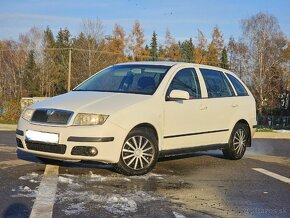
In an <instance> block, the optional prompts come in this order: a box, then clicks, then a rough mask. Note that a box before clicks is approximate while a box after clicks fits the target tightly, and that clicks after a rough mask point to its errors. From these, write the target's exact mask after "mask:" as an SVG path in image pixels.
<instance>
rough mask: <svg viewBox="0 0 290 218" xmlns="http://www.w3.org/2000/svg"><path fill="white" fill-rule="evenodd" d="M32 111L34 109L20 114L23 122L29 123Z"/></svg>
mask: <svg viewBox="0 0 290 218" xmlns="http://www.w3.org/2000/svg"><path fill="white" fill-rule="evenodd" d="M34 111H35V110H34V109H31V108H27V109H25V111H24V112H23V113H22V118H23V119H24V120H27V121H30V120H31V118H32V115H33V113H34Z"/></svg>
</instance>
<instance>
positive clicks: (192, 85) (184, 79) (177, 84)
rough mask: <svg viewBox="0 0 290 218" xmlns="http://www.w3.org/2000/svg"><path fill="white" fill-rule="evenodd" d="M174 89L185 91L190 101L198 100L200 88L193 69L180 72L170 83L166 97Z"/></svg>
mask: <svg viewBox="0 0 290 218" xmlns="http://www.w3.org/2000/svg"><path fill="white" fill-rule="evenodd" d="M174 89H177V90H182V91H187V92H188V93H189V96H190V98H191V99H193V98H200V96H201V95H200V87H199V82H198V78H197V75H196V72H195V69H193V68H185V69H182V70H180V71H179V72H178V73H177V74H176V75H175V76H174V78H173V80H172V81H171V83H170V85H169V87H168V90H167V93H166V96H169V94H170V92H171V91H172V90H174Z"/></svg>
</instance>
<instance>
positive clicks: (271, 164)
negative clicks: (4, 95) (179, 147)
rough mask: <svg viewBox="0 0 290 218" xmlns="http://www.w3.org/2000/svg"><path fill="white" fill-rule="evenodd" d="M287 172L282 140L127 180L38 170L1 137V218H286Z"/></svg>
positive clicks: (162, 166)
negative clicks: (240, 155)
mask: <svg viewBox="0 0 290 218" xmlns="http://www.w3.org/2000/svg"><path fill="white" fill-rule="evenodd" d="M289 169H290V140H287V139H255V140H254V141H253V147H252V148H249V149H248V150H247V152H246V155H245V157H244V158H243V159H241V160H238V161H231V160H226V159H224V158H223V156H222V155H221V151H208V152H199V153H194V154H191V155H182V156H177V157H170V158H163V159H161V160H160V161H159V162H158V164H157V167H156V169H155V170H154V171H153V172H152V173H149V174H148V175H145V176H141V177H126V176H123V175H120V174H117V173H115V172H114V171H113V169H112V168H111V167H110V166H109V165H104V164H97V163H67V162H52V163H50V164H48V165H45V164H43V163H42V162H41V161H40V160H38V159H37V158H35V157H33V156H31V155H29V154H25V153H16V148H15V134H14V132H8V131H0V178H1V180H0V196H1V198H0V205H1V206H0V216H1V217H29V216H30V217H51V216H52V217H66V216H69V217H80V216H81V217H177V218H182V217H290V182H289V181H290V170H289ZM265 170H266V171H265ZM273 173H274V174H273Z"/></svg>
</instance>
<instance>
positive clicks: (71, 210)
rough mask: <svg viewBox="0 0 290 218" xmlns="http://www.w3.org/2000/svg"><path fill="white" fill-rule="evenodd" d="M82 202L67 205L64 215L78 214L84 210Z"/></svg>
mask: <svg viewBox="0 0 290 218" xmlns="http://www.w3.org/2000/svg"><path fill="white" fill-rule="evenodd" d="M84 204H85V203H84V202H81V203H76V204H71V205H69V206H68V207H67V208H66V209H65V210H64V213H65V215H78V214H80V213H82V212H84V211H85V210H86V209H85V206H84Z"/></svg>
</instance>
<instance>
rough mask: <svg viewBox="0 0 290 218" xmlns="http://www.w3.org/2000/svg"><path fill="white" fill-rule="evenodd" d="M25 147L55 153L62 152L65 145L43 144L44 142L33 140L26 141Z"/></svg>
mask: <svg viewBox="0 0 290 218" xmlns="http://www.w3.org/2000/svg"><path fill="white" fill-rule="evenodd" d="M26 147H27V148H28V149H30V150H34V151H43V152H48V153H56V154H64V153H65V150H66V145H60V144H45V143H35V142H26Z"/></svg>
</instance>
